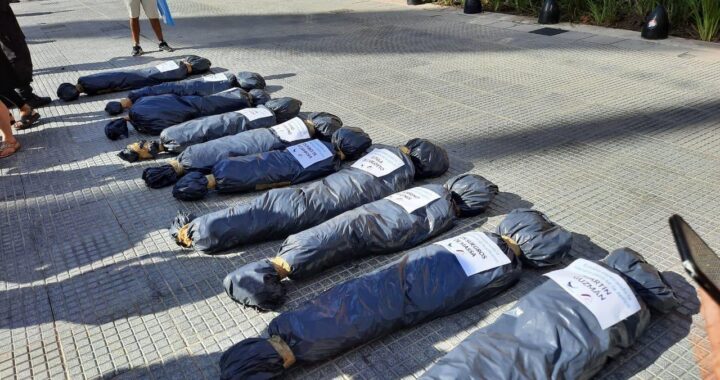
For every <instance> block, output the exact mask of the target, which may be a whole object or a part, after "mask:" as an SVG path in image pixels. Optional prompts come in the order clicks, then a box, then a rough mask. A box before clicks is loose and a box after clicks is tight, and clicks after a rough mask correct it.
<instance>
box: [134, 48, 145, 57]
mask: <svg viewBox="0 0 720 380" xmlns="http://www.w3.org/2000/svg"><path fill="white" fill-rule="evenodd" d="M144 53H145V52H144V51H143V49H142V48H141V47H140V45H135V46H133V50H132V56H133V57H137V56H140V55H143V54H144Z"/></svg>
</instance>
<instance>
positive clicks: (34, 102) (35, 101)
mask: <svg viewBox="0 0 720 380" xmlns="http://www.w3.org/2000/svg"><path fill="white" fill-rule="evenodd" d="M50 102H52V99H50V98H49V97H47V96H37V95H35V94H32V97H30V98H28V99H25V103H27V105H29V106H30V107H32V108H40V107H45V106H46V105H48V104H50Z"/></svg>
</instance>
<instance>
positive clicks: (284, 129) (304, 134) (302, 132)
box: [270, 117, 310, 142]
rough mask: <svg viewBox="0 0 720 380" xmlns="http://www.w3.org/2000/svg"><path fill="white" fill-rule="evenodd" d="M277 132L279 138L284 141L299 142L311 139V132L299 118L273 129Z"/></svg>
mask: <svg viewBox="0 0 720 380" xmlns="http://www.w3.org/2000/svg"><path fill="white" fill-rule="evenodd" d="M270 129H272V130H273V131H275V134H276V135H277V137H279V138H280V139H281V140H283V141H287V142H293V141H298V140H305V139H309V138H310V132H308V128H307V126H306V125H305V122H304V121H302V119H300V118H299V117H294V118H292V119H290V120H288V121H286V122H284V123H282V124H278V125H276V126H274V127H272V128H270Z"/></svg>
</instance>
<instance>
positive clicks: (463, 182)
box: [223, 174, 498, 309]
mask: <svg viewBox="0 0 720 380" xmlns="http://www.w3.org/2000/svg"><path fill="white" fill-rule="evenodd" d="M497 193H498V187H497V186H496V185H495V184H493V183H492V182H490V181H488V180H487V179H485V178H483V177H481V176H478V175H474V174H461V175H458V176H455V177H453V178H451V179H450V180H448V181H447V182H446V183H445V185H439V184H430V185H424V186H420V187H416V188H413V189H409V190H405V191H403V192H400V193H396V194H393V195H391V196H390V197H386V198H383V199H381V200H378V201H375V202H372V203H368V204H366V205H363V206H360V207H358V208H356V209H353V210H350V211H346V212H344V213H342V214H340V215H338V216H336V217H334V218H332V219H330V220H328V221H326V222H323V223H321V224H319V225H317V226H315V227H313V228H309V229H307V230H305V231H302V232H300V233H297V234H294V235H290V236H289V237H288V238H287V239H285V242H283V244H282V246H281V247H280V250H279V252H278V255H277V258H280V259H281V260H282V261H283V264H282V265H280V269H279V270H276V265H279V264H273V261H276V262H277V260H278V259H277V258H275V259H273V260H268V259H264V260H260V261H259V262H256V263H250V264H248V265H245V266H243V267H241V268H239V269H237V270H235V271H234V272H232V273H230V274H228V275H227V276H226V277H225V280H224V281H223V285H224V287H225V292H226V293H227V294H228V295H229V296H230V297H231V298H232V299H233V300H235V301H236V302H239V303H241V304H243V305H247V306H254V307H259V308H261V309H274V308H276V307H277V306H279V305H280V304H281V302H282V298H283V296H284V294H285V287H284V286H283V285H282V283H281V280H282V278H283V277H285V276H287V277H289V278H290V279H292V280H304V279H308V278H311V277H313V276H315V275H317V274H319V273H320V272H322V271H324V270H326V269H329V268H331V267H333V266H335V265H339V264H341V263H346V262H349V261H351V260H356V259H359V258H363V257H368V256H372V255H383V254H388V253H393V252H399V251H402V250H405V249H409V248H412V247H415V246H417V245H419V244H421V243H423V242H424V241H427V240H429V239H431V238H433V237H435V236H437V235H439V234H441V233H443V232H445V231H447V230H448V229H450V228H452V226H453V224H454V222H455V220H456V218H457V217H464V216H471V215H476V214H478V213H481V212H483V211H484V210H485V209H486V208H487V206H488V205H489V204H490V202H491V201H492V200H493V199H494V198H495V195H496V194H497ZM458 204H462V205H464V206H463V207H462V208H460V207H458ZM415 207H417V208H415ZM458 214H459V215H458ZM283 268H284V269H283ZM284 271H288V272H289V273H287V272H285V273H282V274H281V273H280V272H284Z"/></svg>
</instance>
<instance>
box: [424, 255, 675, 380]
mask: <svg viewBox="0 0 720 380" xmlns="http://www.w3.org/2000/svg"><path fill="white" fill-rule="evenodd" d="M581 260H582V259H581ZM575 264H580V265H578V266H577V267H576V268H579V269H581V270H580V271H578V270H574V271H573V272H570V276H563V277H554V278H553V277H551V278H553V279H548V280H546V281H545V282H544V283H543V284H542V285H540V286H538V287H537V288H535V289H533V290H532V291H531V292H530V293H527V294H526V295H524V296H523V297H522V298H520V300H519V301H518V302H517V304H516V305H515V307H513V308H512V309H511V310H509V311H507V312H505V313H504V314H502V315H501V316H500V317H499V318H498V319H497V320H496V321H495V322H493V323H492V324H490V325H488V326H486V327H483V328H481V329H480V330H478V331H476V332H475V333H473V334H472V335H470V336H469V337H468V338H466V339H465V340H464V341H463V342H461V343H460V345H458V346H457V347H455V349H453V350H452V351H450V352H449V353H448V354H447V355H446V356H444V357H443V358H441V359H440V360H439V361H438V362H437V363H436V364H435V365H434V366H433V367H431V368H430V370H428V372H427V373H425V374H424V375H423V376H422V379H448V380H450V379H579V380H582V379H589V378H591V377H593V376H594V375H596V374H597V373H598V372H599V371H600V370H601V369H602V368H603V366H604V365H605V363H606V362H607V361H608V360H609V359H610V358H612V357H614V356H616V355H618V354H620V353H621V352H622V350H623V349H626V348H628V347H629V346H631V345H632V344H633V343H634V342H635V341H636V340H637V338H638V337H639V336H640V335H641V334H642V333H643V330H644V329H645V328H646V327H647V325H648V322H649V320H650V311H649V309H648V305H649V306H650V307H652V308H653V309H655V310H658V311H661V312H666V311H669V310H671V309H672V308H674V307H675V305H676V304H677V299H676V298H675V295H674V293H673V290H672V288H671V287H670V286H669V285H667V282H666V281H665V280H664V279H663V277H662V275H661V274H660V273H659V272H658V271H657V270H656V269H655V268H654V267H653V266H652V265H650V264H648V263H647V262H645V260H644V259H643V257H642V256H641V255H640V254H638V253H637V252H635V251H633V250H631V249H629V248H625V249H619V250H616V251H614V252H612V253H611V254H610V255H608V256H607V257H606V258H605V259H603V260H601V261H600V262H591V261H587V260H585V262H581V261H580V260H578V261H577V262H576V263H573V264H571V266H569V267H568V268H567V269H570V268H572V267H573V266H574V265H575ZM557 272H562V271H557ZM598 273H600V274H601V277H598V276H597V274H598ZM608 273H609V274H608ZM552 274H553V272H551V273H549V274H548V275H549V276H552ZM587 274H589V276H588V275H587ZM555 278H557V279H558V280H555ZM560 279H562V280H561V281H560ZM608 279H610V281H615V280H617V283H615V285H614V287H615V288H618V289H621V288H619V287H618V286H617V284H620V285H621V286H625V293H626V294H627V297H626V298H625V300H626V301H625V304H626V306H623V307H620V308H618V307H616V306H613V305H609V304H608V305H603V303H608V302H610V301H609V300H610V299H611V298H610V296H608V295H607V294H608V293H607V292H612V293H614V294H621V293H620V292H618V291H617V290H616V289H614V288H612V287H608V286H607V284H608ZM618 279H619V280H618ZM560 284H563V286H561V285H560ZM566 289H570V291H572V292H573V294H574V295H573V294H571V293H570V292H569V291H568V290H566ZM573 289H575V290H573ZM588 305H596V306H595V307H599V308H601V309H605V311H613V312H615V313H617V314H615V315H614V316H613V318H612V319H606V318H607V315H603V316H602V317H596V316H595V314H593V312H592V311H591V309H590V308H589V307H588ZM633 307H634V308H633ZM618 310H620V311H618ZM623 311H624V312H625V313H624V314H620V313H621V312H623ZM599 313H602V311H599ZM601 318H602V319H601ZM601 320H602V321H603V322H604V323H606V324H608V325H609V326H602V325H601V323H600V321H601ZM613 322H615V323H613Z"/></svg>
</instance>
